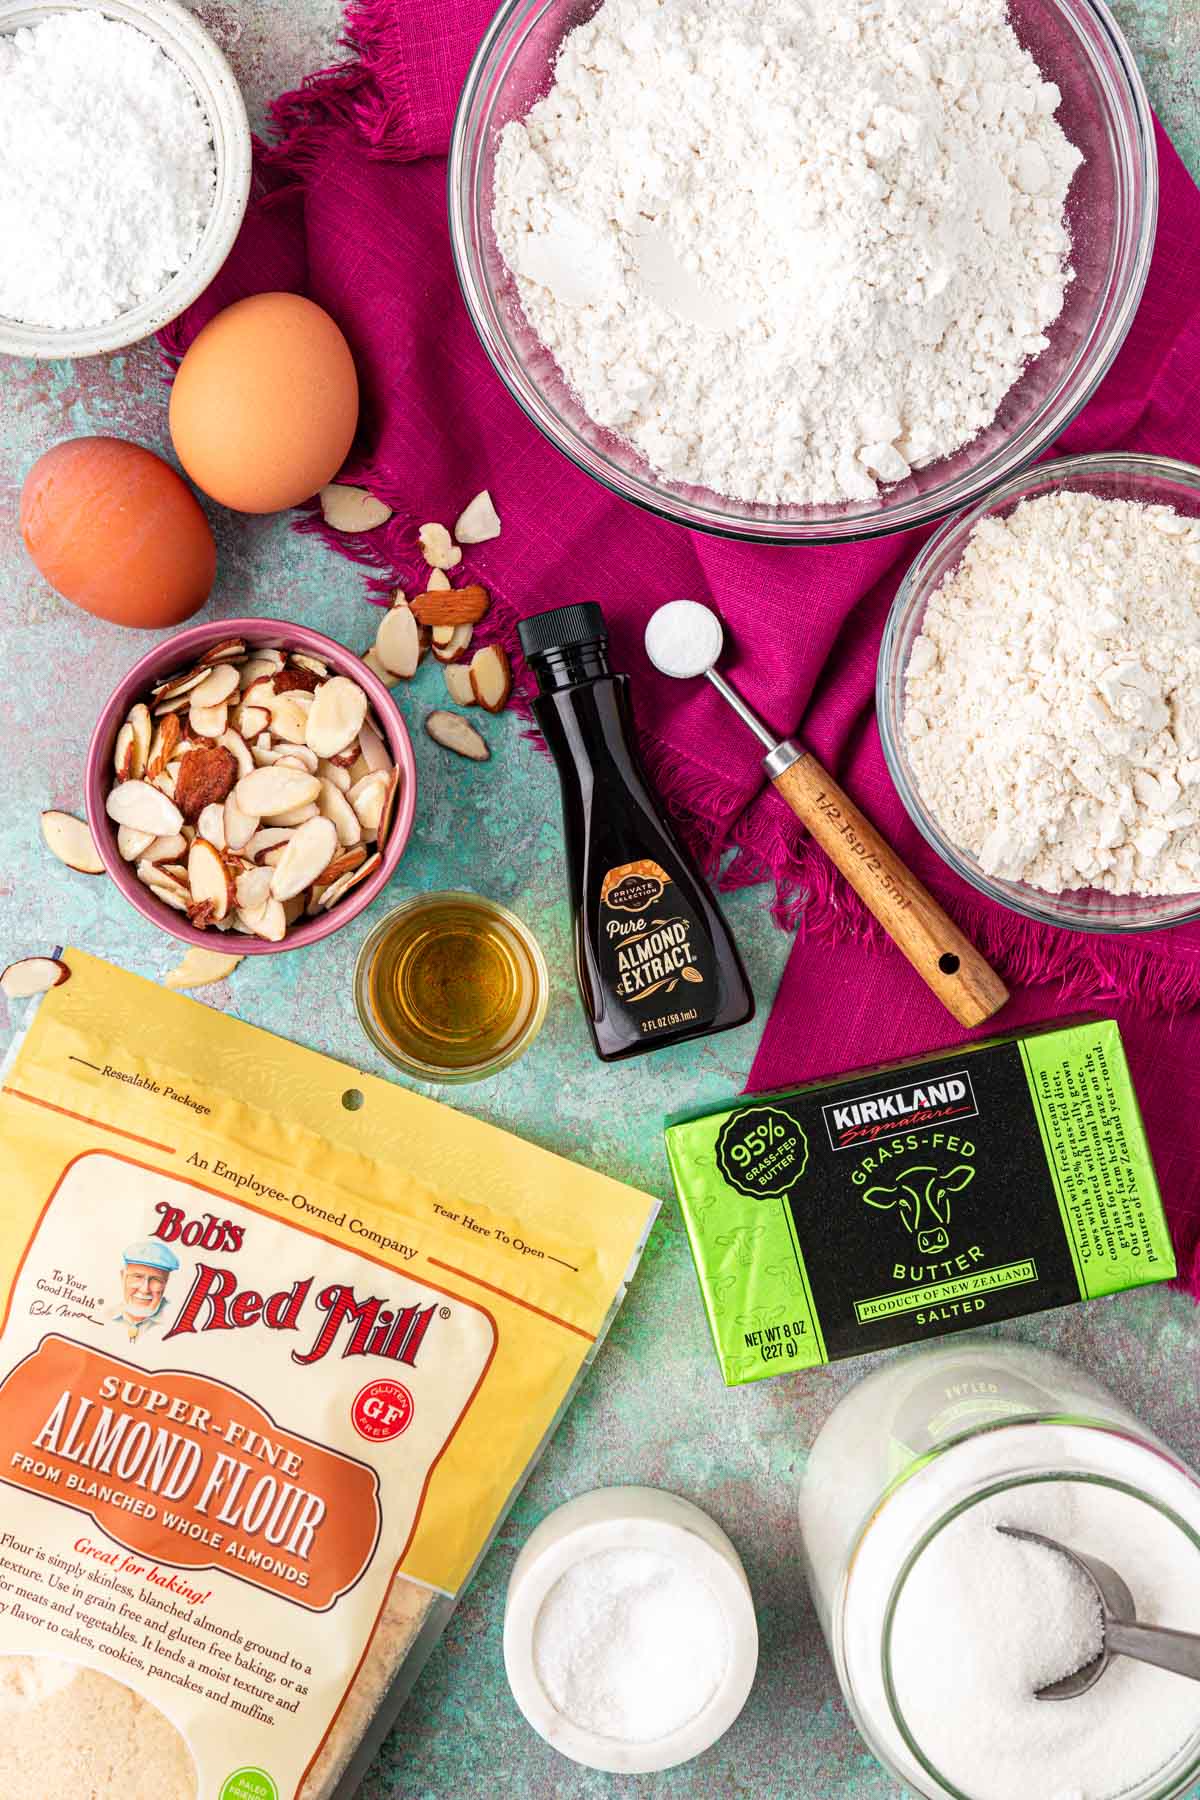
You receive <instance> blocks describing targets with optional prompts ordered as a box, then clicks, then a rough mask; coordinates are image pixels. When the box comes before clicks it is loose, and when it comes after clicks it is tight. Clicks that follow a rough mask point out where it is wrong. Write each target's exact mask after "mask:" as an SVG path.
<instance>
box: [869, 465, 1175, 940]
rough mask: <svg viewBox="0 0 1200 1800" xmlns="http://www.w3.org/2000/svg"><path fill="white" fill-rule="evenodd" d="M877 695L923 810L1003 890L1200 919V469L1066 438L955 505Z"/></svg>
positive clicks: (990, 892)
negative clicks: (1065, 447) (979, 498)
mask: <svg viewBox="0 0 1200 1800" xmlns="http://www.w3.org/2000/svg"><path fill="white" fill-rule="evenodd" d="M876 709H877V713H878V719H879V732H880V737H881V740H882V743H883V751H884V756H885V758H886V760H887V764H888V768H889V770H890V772H891V775H892V779H893V781H894V782H895V784H896V788H897V791H898V792H899V794H900V798H901V799H902V800H903V802H904V804H905V806H906V808H907V809H908V813H909V816H910V817H911V819H912V821H913V823H914V825H916V827H917V829H918V830H919V831H920V832H921V834H922V836H924V837H925V838H926V839H927V840H928V842H929V843H930V844H932V845H933V847H934V849H935V850H936V851H937V852H938V854H939V855H940V856H941V857H942V858H943V859H944V861H945V862H946V863H947V865H948V866H949V867H950V868H951V869H953V870H954V872H955V873H956V874H957V875H960V876H962V878H963V879H964V880H965V881H968V882H970V883H971V885H972V886H973V887H975V888H977V889H978V890H979V891H980V893H982V894H985V895H986V896H987V897H988V899H990V900H994V901H997V902H998V903H999V904H1000V905H1002V906H1006V907H1009V908H1010V909H1011V910H1012V911H1014V912H1018V913H1022V914H1024V915H1025V917H1027V918H1030V919H1036V920H1038V921H1040V922H1042V923H1044V924H1050V925H1063V926H1067V927H1069V928H1071V929H1073V930H1076V931H1092V932H1125V931H1149V930H1154V929H1157V928H1160V927H1162V926H1167V925H1178V924H1181V923H1183V922H1185V921H1187V920H1191V919H1195V918H1198V917H1200V469H1197V468H1195V467H1193V466H1192V465H1191V464H1189V463H1181V462H1174V461H1171V460H1170V459H1169V458H1166V457H1154V456H1131V455H1119V454H1113V455H1107V456H1078V457H1064V458H1062V459H1061V460H1059V461H1056V462H1048V463H1042V464H1040V465H1039V466H1038V467H1036V468H1035V469H1031V470H1030V471H1028V473H1026V474H1025V475H1021V476H1017V477H1015V478H1014V479H1013V480H1011V481H1009V482H1007V483H1006V484H1005V485H1004V486H1003V487H1001V488H1000V489H998V490H997V492H996V493H995V494H993V495H992V496H991V497H990V498H989V499H988V500H987V501H985V502H983V503H982V504H980V505H979V506H977V507H975V508H973V509H972V510H970V511H968V512H965V513H962V514H960V515H959V516H958V517H956V518H954V519H951V520H949V521H948V522H947V523H946V524H945V525H943V526H942V527H941V529H940V530H939V531H938V532H937V533H936V534H935V535H934V536H933V537H932V538H931V539H930V540H929V542H928V543H927V544H926V545H925V548H924V549H923V550H922V552H921V554H920V556H919V557H918V558H917V560H916V561H915V563H914V564H913V566H912V568H911V569H910V570H909V572H908V575H907V576H906V578H905V580H904V582H903V584H902V586H901V588H900V591H899V593H898V594H897V596H896V600H895V602H894V604H893V607H892V611H891V615H890V617H889V619H888V623H887V628H886V631H885V633H884V638H883V644H882V647H881V650H880V656H879V668H878V680H877V686H876Z"/></svg>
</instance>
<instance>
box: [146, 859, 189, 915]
mask: <svg viewBox="0 0 1200 1800" xmlns="http://www.w3.org/2000/svg"><path fill="white" fill-rule="evenodd" d="M136 873H137V878H138V880H139V881H140V882H141V883H142V884H143V886H145V887H147V888H148V889H149V890H150V892H151V893H152V894H153V895H154V898H155V899H156V900H161V901H162V903H163V905H164V906H170V907H173V908H174V909H175V911H176V912H182V913H185V912H186V911H187V909H188V890H187V889H186V888H185V887H181V886H180V884H179V883H178V882H177V881H171V880H168V879H167V878H166V877H165V876H163V875H160V874H159V872H158V868H157V865H156V864H154V863H147V862H140V863H139V864H138V866H137V871H136Z"/></svg>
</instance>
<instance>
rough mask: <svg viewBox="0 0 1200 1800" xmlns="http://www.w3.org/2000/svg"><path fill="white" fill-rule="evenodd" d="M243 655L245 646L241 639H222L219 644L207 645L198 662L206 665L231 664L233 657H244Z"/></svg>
mask: <svg viewBox="0 0 1200 1800" xmlns="http://www.w3.org/2000/svg"><path fill="white" fill-rule="evenodd" d="M245 654H246V646H245V644H244V643H243V642H242V640H241V638H222V639H221V642H220V643H219V644H210V645H209V647H208V649H207V650H206V651H205V652H204V655H203V656H202V657H201V658H200V661H201V663H208V664H211V663H219V662H232V661H233V659H234V657H237V656H244V655H245Z"/></svg>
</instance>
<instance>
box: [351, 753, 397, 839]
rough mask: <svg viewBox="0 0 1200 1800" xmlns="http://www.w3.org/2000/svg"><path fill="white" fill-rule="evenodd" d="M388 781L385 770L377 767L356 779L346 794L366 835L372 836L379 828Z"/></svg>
mask: <svg viewBox="0 0 1200 1800" xmlns="http://www.w3.org/2000/svg"><path fill="white" fill-rule="evenodd" d="M389 781H390V777H389V776H388V774H387V772H386V770H384V769H377V770H375V772H374V773H373V774H371V775H366V776H364V777H363V779H362V780H361V781H356V782H355V783H354V786H353V787H352V788H351V789H350V792H349V793H348V794H347V795H346V798H347V800H348V801H349V802H350V805H351V806H352V807H353V808H354V810H355V812H356V813H357V814H358V819H359V823H360V824H361V826H362V828H363V831H364V832H365V834H366V836H367V837H373V836H374V835H375V833H376V831H377V830H378V829H379V821H380V819H381V817H382V816H383V803H384V800H385V799H386V798H387V791H388V785H389Z"/></svg>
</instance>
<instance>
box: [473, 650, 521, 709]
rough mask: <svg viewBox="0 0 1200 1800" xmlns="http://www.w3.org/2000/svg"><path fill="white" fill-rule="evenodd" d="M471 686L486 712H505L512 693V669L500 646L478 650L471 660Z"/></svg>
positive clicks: (506, 655)
mask: <svg viewBox="0 0 1200 1800" xmlns="http://www.w3.org/2000/svg"><path fill="white" fill-rule="evenodd" d="M471 686H472V688H473V689H474V691H475V698H476V700H477V701H478V703H479V705H480V706H482V708H483V710H484V711H485V712H490V713H498V712H503V711H504V708H505V707H506V706H507V704H508V696H509V695H510V694H511V693H512V668H511V666H510V664H509V660H508V654H507V652H506V651H505V650H503V649H502V648H501V647H500V645H499V644H489V645H488V646H487V648H486V650H477V651H476V652H475V654H474V656H473V657H472V658H471Z"/></svg>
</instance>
